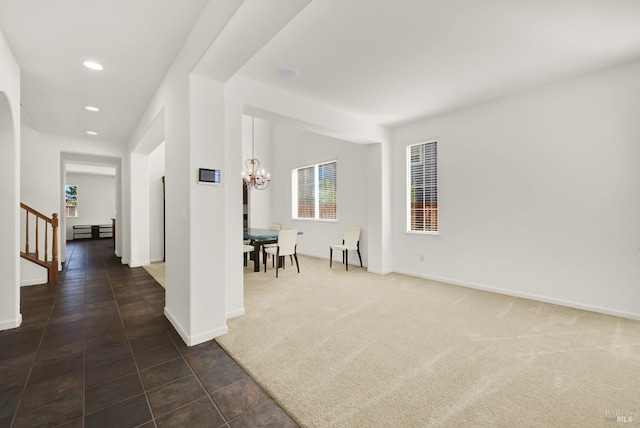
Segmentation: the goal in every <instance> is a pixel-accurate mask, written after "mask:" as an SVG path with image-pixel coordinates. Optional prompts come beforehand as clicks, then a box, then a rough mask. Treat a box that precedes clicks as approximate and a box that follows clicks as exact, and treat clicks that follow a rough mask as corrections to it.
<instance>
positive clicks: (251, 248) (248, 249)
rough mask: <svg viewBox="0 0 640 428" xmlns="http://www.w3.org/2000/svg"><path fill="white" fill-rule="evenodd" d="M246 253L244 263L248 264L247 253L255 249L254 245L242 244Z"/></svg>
mask: <svg viewBox="0 0 640 428" xmlns="http://www.w3.org/2000/svg"><path fill="white" fill-rule="evenodd" d="M242 246H243V250H242V252H243V253H244V265H245V266H246V265H247V254H249V253H250V252H252V251H253V245H247V244H242Z"/></svg>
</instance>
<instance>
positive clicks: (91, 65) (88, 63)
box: [83, 61, 104, 71]
mask: <svg viewBox="0 0 640 428" xmlns="http://www.w3.org/2000/svg"><path fill="white" fill-rule="evenodd" d="M83 64H84V66H85V67H87V68H90V69H91V70H96V71H102V70H103V69H104V67H103V66H102V65H100V64H98V63H97V62H94V61H85V62H83Z"/></svg>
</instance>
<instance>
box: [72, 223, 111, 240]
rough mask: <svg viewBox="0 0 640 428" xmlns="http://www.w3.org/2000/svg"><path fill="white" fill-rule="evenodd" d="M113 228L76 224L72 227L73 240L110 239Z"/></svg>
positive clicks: (103, 225)
mask: <svg viewBox="0 0 640 428" xmlns="http://www.w3.org/2000/svg"><path fill="white" fill-rule="evenodd" d="M112 236H113V226H112V225H110V224H93V225H91V224H76V225H75V226H73V239H78V238H80V239H85V238H89V239H100V238H111V237H112Z"/></svg>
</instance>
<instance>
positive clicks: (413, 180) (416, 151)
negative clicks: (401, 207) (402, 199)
mask: <svg viewBox="0 0 640 428" xmlns="http://www.w3.org/2000/svg"><path fill="white" fill-rule="evenodd" d="M407 206H408V208H407V231H409V232H425V233H437V232H438V142H437V141H431V142H428V143H420V144H414V145H412V146H408V147H407Z"/></svg>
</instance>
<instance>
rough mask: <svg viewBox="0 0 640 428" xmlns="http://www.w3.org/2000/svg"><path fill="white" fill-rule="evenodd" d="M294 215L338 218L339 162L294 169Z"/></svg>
mask: <svg viewBox="0 0 640 428" xmlns="http://www.w3.org/2000/svg"><path fill="white" fill-rule="evenodd" d="M292 172H293V174H292V176H293V178H294V180H295V182H294V183H293V189H292V190H293V191H292V192H291V194H292V195H293V201H292V202H293V203H292V206H293V217H294V218H309V219H323V220H335V219H336V218H337V205H336V199H337V191H336V189H337V186H336V177H337V162H336V161H332V162H325V163H321V164H315V165H310V166H306V167H303V168H297V169H294V170H293V171H292Z"/></svg>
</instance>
